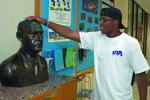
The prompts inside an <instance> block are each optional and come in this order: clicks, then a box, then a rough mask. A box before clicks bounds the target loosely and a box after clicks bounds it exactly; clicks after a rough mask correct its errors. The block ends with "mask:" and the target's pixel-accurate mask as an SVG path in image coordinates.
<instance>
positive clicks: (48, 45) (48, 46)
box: [41, 0, 100, 75]
mask: <svg viewBox="0 0 150 100" xmlns="http://www.w3.org/2000/svg"><path fill="white" fill-rule="evenodd" d="M52 1H55V4H57V7H56V8H54V9H56V10H58V6H59V4H61V3H62V1H63V2H64V1H69V3H70V4H69V3H66V4H68V5H65V4H64V5H65V6H66V8H65V7H63V8H65V10H66V11H70V16H71V17H70V22H65V17H66V16H67V15H68V16H69V13H67V14H64V15H62V16H63V17H62V18H61V16H57V17H55V20H57V22H59V20H60V19H62V20H64V22H62V23H61V24H62V25H63V24H64V26H66V27H68V28H70V29H72V30H75V18H76V15H75V12H76V6H75V4H76V0H41V2H42V4H41V6H42V7H41V15H42V18H45V19H49V18H51V17H50V16H54V15H51V13H49V9H53V8H50V2H51V3H52ZM85 1H86V2H87V6H88V7H90V6H91V7H93V5H95V1H96V2H98V3H97V4H98V5H97V9H94V10H93V9H92V10H89V9H83V8H82V7H83V4H84V3H85ZM88 4H91V5H88ZM92 4H93V5H92ZM96 10H97V11H96ZM59 11H60V12H62V9H61V8H59ZM59 11H57V13H58V14H59ZM52 14H54V13H52ZM56 15H57V14H56ZM81 15H82V16H84V15H85V19H84V20H83V19H81ZM99 17H100V1H99V0H79V13H78V18H79V20H78V21H79V22H78V26H79V28H78V30H79V31H84V32H87V31H91V30H92V31H97V30H99V24H97V23H96V22H95V21H97V20H98V19H99ZM91 19H92V22H91ZM49 20H51V19H49ZM88 21H89V22H88ZM83 23H84V29H82V30H81V26H82V24H83ZM42 28H43V30H44V33H43V37H44V40H43V49H42V53H41V54H42V56H45V52H46V51H47V50H50V51H53V50H60V49H61V50H63V49H64V48H73V52H75V41H73V40H65V39H64V41H57V42H50V41H49V40H50V39H49V38H50V34H49V33H50V32H51V30H49V29H48V27H45V26H42ZM53 33H54V34H55V35H54V36H57V37H58V38H61V36H59V35H58V34H57V33H55V32H53ZM93 66H94V57H93V52H92V51H89V50H87V52H86V60H85V61H80V59H79V53H78V57H77V72H80V71H83V70H85V69H87V68H90V67H93ZM51 72H52V73H56V74H62V75H71V74H74V67H73V66H72V67H67V68H64V69H62V70H59V71H56V70H54V69H53V68H52V70H51Z"/></svg>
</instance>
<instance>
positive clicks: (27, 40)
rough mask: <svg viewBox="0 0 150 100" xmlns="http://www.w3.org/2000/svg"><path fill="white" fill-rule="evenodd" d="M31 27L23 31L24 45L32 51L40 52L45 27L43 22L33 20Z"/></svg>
mask: <svg viewBox="0 0 150 100" xmlns="http://www.w3.org/2000/svg"><path fill="white" fill-rule="evenodd" d="M31 23H32V24H30V28H28V29H26V30H27V31H25V32H23V37H22V45H23V46H24V47H25V48H26V49H28V50H29V51H31V52H40V51H41V50H42V47H43V29H42V26H41V24H39V23H37V22H35V21H32V22H31Z"/></svg>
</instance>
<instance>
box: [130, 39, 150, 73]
mask: <svg viewBox="0 0 150 100" xmlns="http://www.w3.org/2000/svg"><path fill="white" fill-rule="evenodd" d="M129 49H130V50H131V52H130V55H129V56H130V57H129V62H130V65H131V67H132V68H133V70H134V72H135V74H138V73H142V72H144V71H147V70H149V65H148V63H147V61H146V59H145V57H144V55H143V53H142V51H141V48H140V45H139V42H138V41H137V39H133V41H132V44H131V47H130V48H129Z"/></svg>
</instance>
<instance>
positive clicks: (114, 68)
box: [80, 31, 149, 100]
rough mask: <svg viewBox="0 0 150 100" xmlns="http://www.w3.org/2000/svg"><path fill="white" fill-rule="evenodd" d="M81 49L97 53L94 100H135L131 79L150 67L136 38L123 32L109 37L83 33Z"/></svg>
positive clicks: (94, 33)
mask: <svg viewBox="0 0 150 100" xmlns="http://www.w3.org/2000/svg"><path fill="white" fill-rule="evenodd" d="M80 40H81V43H80V47H81V48H84V49H90V50H92V51H94V70H95V71H94V90H93V100H132V94H133V93H132V86H131V79H132V74H133V71H134V72H135V74H137V73H141V72H144V71H146V70H148V69H149V66H148V64H147V62H146V60H145V57H144V56H143V54H142V52H141V49H140V46H139V43H138V41H137V40H136V39H135V38H132V37H131V36H129V35H127V34H125V33H122V34H121V35H120V36H118V37H115V38H109V37H107V36H106V35H105V34H102V33H101V32H100V31H98V32H88V33H84V32H80Z"/></svg>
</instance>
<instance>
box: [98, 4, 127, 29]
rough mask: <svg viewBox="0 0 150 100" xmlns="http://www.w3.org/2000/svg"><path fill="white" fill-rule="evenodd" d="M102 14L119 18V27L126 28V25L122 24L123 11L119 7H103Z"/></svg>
mask: <svg viewBox="0 0 150 100" xmlns="http://www.w3.org/2000/svg"><path fill="white" fill-rule="evenodd" d="M100 16H108V17H111V18H113V19H116V20H119V23H120V25H119V29H123V28H125V27H124V25H123V24H122V13H121V11H120V10H119V9H117V8H114V7H111V8H103V9H102V11H101V14H100Z"/></svg>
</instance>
